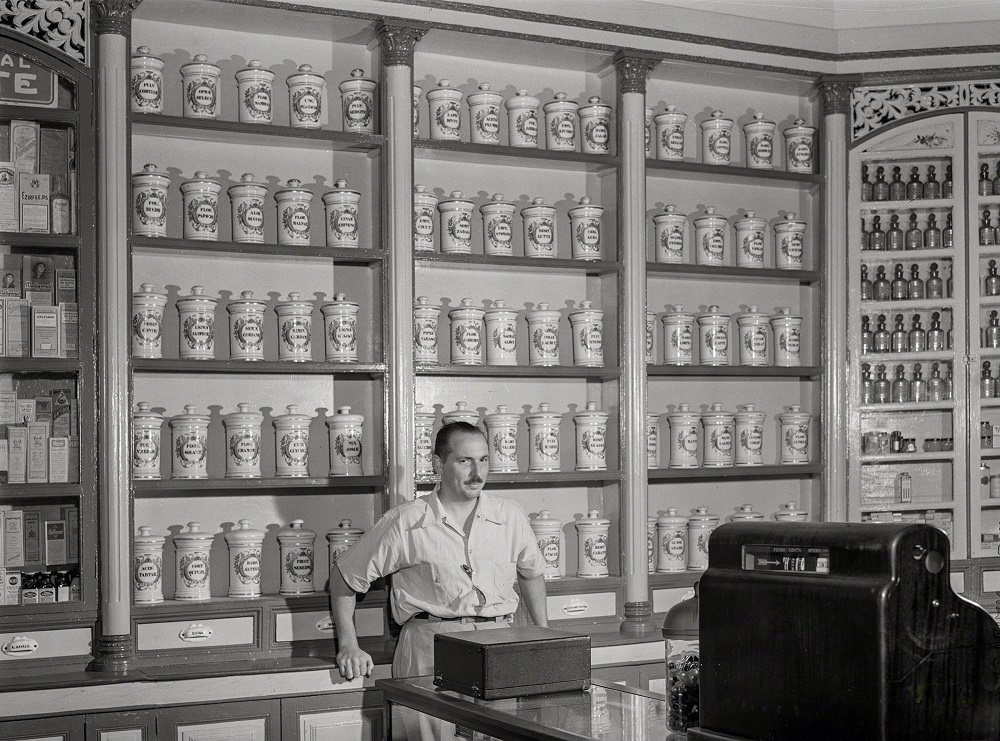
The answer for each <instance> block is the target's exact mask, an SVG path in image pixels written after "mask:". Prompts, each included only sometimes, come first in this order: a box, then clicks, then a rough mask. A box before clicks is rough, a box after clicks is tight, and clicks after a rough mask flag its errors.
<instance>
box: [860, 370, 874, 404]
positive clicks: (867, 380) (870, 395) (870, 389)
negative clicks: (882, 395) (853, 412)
mask: <svg viewBox="0 0 1000 741" xmlns="http://www.w3.org/2000/svg"><path fill="white" fill-rule="evenodd" d="M874 402H875V383H874V382H873V381H872V367H871V366H870V365H869V364H868V363H862V364H861V403H862V404H873V403H874Z"/></svg>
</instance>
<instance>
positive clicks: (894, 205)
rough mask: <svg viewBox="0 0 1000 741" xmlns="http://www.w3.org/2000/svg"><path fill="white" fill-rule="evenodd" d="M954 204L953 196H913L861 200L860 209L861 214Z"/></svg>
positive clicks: (943, 206) (918, 209) (945, 206)
mask: <svg viewBox="0 0 1000 741" xmlns="http://www.w3.org/2000/svg"><path fill="white" fill-rule="evenodd" d="M954 205H955V199H954V198H915V199H913V200H912V201H910V200H903V201H862V202H861V207H860V210H861V213H862V214H869V213H872V212H873V211H907V212H909V211H920V210H927V209H932V208H952V207H953V206H954ZM942 226H943V225H942Z"/></svg>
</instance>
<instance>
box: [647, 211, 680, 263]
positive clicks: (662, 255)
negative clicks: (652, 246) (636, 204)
mask: <svg viewBox="0 0 1000 741" xmlns="http://www.w3.org/2000/svg"><path fill="white" fill-rule="evenodd" d="M653 232H654V234H655V240H656V261H657V262H664V263H671V264H678V263H682V262H684V255H685V254H686V253H687V241H688V236H687V234H688V220H687V216H685V215H684V214H682V213H679V212H678V211H677V206H675V205H674V204H672V203H670V204H667V205H666V206H664V208H663V211H662V212H661V213H658V214H656V215H654V216H653Z"/></svg>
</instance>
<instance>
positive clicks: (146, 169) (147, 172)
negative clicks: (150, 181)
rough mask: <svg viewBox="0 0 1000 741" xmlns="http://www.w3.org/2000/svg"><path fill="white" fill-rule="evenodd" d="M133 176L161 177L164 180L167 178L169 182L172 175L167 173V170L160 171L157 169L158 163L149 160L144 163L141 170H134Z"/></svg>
mask: <svg viewBox="0 0 1000 741" xmlns="http://www.w3.org/2000/svg"><path fill="white" fill-rule="evenodd" d="M132 177H133V178H142V177H151V178H161V179H162V180H165V181H166V182H167V183H169V182H170V176H169V175H167V174H166V173H165V172H160V171H159V170H157V169H156V165H155V164H153V163H152V162H147V163H146V164H145V165H143V166H142V171H141V172H133V173H132Z"/></svg>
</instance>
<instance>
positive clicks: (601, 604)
mask: <svg viewBox="0 0 1000 741" xmlns="http://www.w3.org/2000/svg"><path fill="white" fill-rule="evenodd" d="M545 611H546V613H547V614H548V616H549V620H573V619H581V618H598V617H614V616H615V615H617V614H618V594H617V593H616V592H583V593H580V594H556V595H549V596H547V597H546V598H545Z"/></svg>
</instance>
